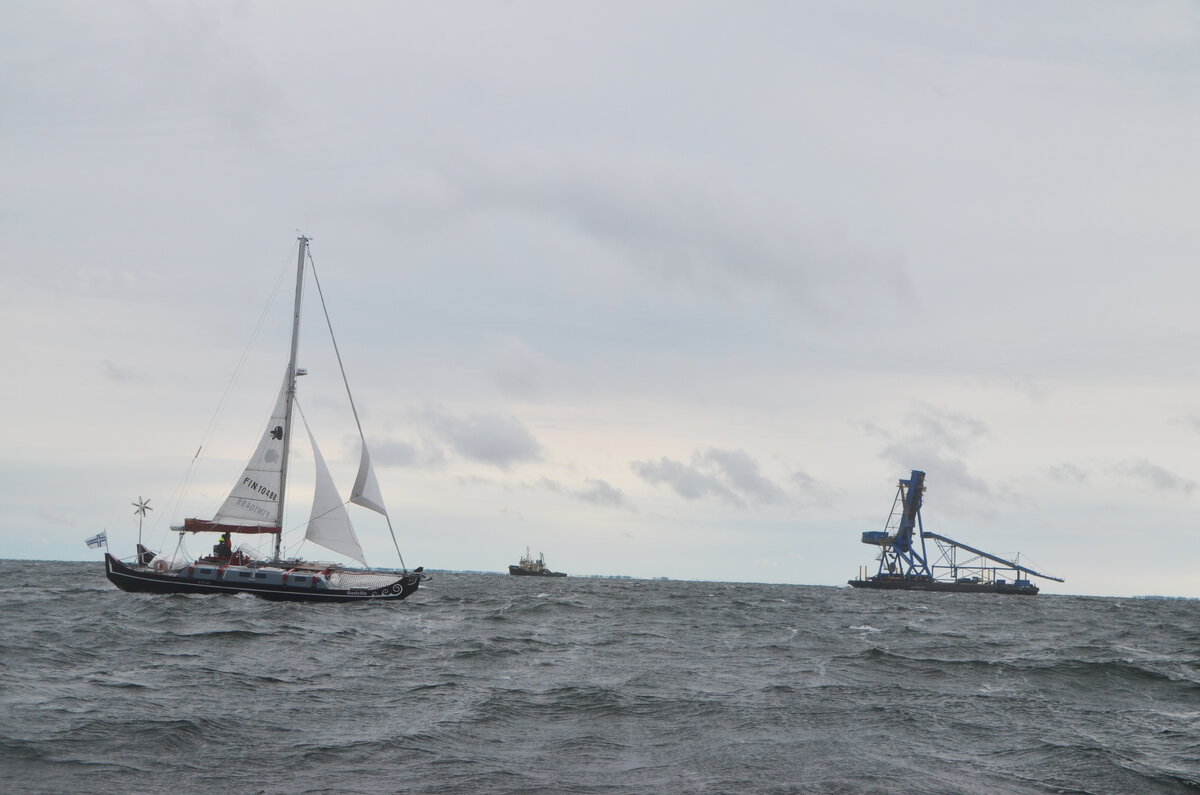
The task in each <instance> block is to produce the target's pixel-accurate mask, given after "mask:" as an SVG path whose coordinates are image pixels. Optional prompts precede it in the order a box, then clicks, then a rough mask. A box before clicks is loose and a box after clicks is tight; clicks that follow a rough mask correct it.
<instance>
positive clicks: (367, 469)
mask: <svg viewBox="0 0 1200 795" xmlns="http://www.w3.org/2000/svg"><path fill="white" fill-rule="evenodd" d="M350 502H352V503H354V504H355V505H361V506H362V507H364V508H369V509H371V510H372V511H375V512H376V513H381V514H383V515H384V516H387V508H385V507H383V492H381V491H380V490H379V481H378V480H376V479H375V468H374V467H373V466H371V456H370V455H368V454H367V443H366V442H365V441H364V442H363V446H362V458H361V459H359V462H358V477H356V478H355V479H354V488H353V489H352V490H351V492H350Z"/></svg>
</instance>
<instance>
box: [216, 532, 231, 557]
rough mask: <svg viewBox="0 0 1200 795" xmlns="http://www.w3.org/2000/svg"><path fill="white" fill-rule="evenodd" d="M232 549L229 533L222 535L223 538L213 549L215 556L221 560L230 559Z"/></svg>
mask: <svg viewBox="0 0 1200 795" xmlns="http://www.w3.org/2000/svg"><path fill="white" fill-rule="evenodd" d="M231 551H232V547H230V545H229V533H222V534H221V538H220V539H218V540H217V545H216V546H215V547H213V554H214V555H216V556H217V557H219V558H227V557H229V553H230V552H231Z"/></svg>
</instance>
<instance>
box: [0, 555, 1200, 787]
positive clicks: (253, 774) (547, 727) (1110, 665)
mask: <svg viewBox="0 0 1200 795" xmlns="http://www.w3.org/2000/svg"><path fill="white" fill-rule="evenodd" d="M0 608H2V609H0V661H2V665H0V789H3V790H4V791H7V792H20V793H79V792H88V793H131V792H132V793H143V792H144V793H164V792H174V791H178V792H184V791H187V792H191V791H208V792H222V793H225V792H232V793H334V792H337V793H342V792H350V793H407V792H412V793H458V792H463V793H1047V792H1052V793H1176V792H1191V793H1195V792H1198V791H1200V601H1184V600H1165V599H1147V598H1096V597H1084V596H1061V595H1051V594H1045V593H1043V594H1042V595H1039V596H1036V597H1028V596H998V595H985V594H928V593H917V592H878V591H860V590H854V589H851V588H848V587H841V588H838V587H816V586H804V585H763V584H752V583H732V582H728V583H726V582H684V581H665V580H631V579H619V578H613V579H603V578H575V577H568V578H565V579H548V578H533V577H511V576H508V575H502V574H454V573H439V574H435V575H434V577H433V579H432V580H430V581H429V582H427V583H425V584H423V585H422V587H421V589H420V590H419V591H418V592H417V593H416V594H414V595H413V596H411V597H410V598H408V599H407V600H404V601H402V602H379V603H375V604H350V605H311V604H292V603H276V602H268V601H264V600H261V599H258V598H255V597H252V596H182V595H180V596H156V595H143V594H127V593H124V592H121V591H119V590H117V589H116V588H115V587H113V586H112V585H111V584H109V583H108V581H107V580H106V579H105V578H104V572H103V564H102V563H100V562H99V561H97V562H94V563H56V562H29V561H0Z"/></svg>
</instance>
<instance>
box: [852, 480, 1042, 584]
mask: <svg viewBox="0 0 1200 795" xmlns="http://www.w3.org/2000/svg"><path fill="white" fill-rule="evenodd" d="M924 492H925V473H924V472H921V471H919V470H916V469H914V470H913V471H912V475H911V476H910V477H909V479H908V480H901V481H900V485H899V488H898V489H897V492H896V499H895V501H893V503H892V513H891V515H890V516H889V517H888V521H887V524H886V525H885V526H884V529H883V530H882V531H879V530H869V531H867V532H864V533H863V534H862V542H863V543H864V544H868V545H871V546H875V547H878V548H879V554H878V556H877V557H876V560H878V561H879V569H878V571H877V572H876V573H875V574H874V575H872V576H867V573H866V571H867V567H866V566H861V567H859V576H858V579H856V580H850V581H849V585H851V586H853V587H854V588H882V589H886V590H903V591H951V592H956V593H1002V594H1023V595H1028V596H1032V595H1034V594H1037V593H1038V590H1039V589H1038V587H1037V586H1036V585H1034V584H1033V583H1032V582H1031V581H1030V580H1029V577H1030V576H1033V577H1041V578H1042V579H1046V580H1054V581H1055V582H1063V580H1062V579H1060V578H1058V577H1051V576H1050V575H1048V574H1041V573H1039V572H1036V571H1034V570H1033V569H1031V568H1029V567H1027V566H1022V565H1020V564H1019V563H1016V562H1014V561H1010V560H1005V559H1004V558H1000V557H997V556H995V555H993V554H991V553H989V552H984V551H983V550H979V549H975V548H974V547H969V546H967V545H966V544H963V543H960V542H958V541H954V540H952V539H949V538H947V537H946V536H943V535H939V534H937V533H930V532H927V531H926V530H925V527H924V524H923V523H922V522H921V502H922V494H924ZM926 540H929V541H932V542H933V544H934V546H933V550H934V552H936V555H931V554H930V552H929V548H928V547H927V545H926V543H925V542H926ZM960 553H965V554H962V556H961V558H960ZM1022 575H1025V576H1022Z"/></svg>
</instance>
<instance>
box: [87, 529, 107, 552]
mask: <svg viewBox="0 0 1200 795" xmlns="http://www.w3.org/2000/svg"><path fill="white" fill-rule="evenodd" d="M87 545H88V547H89V548H91V549H99V548H100V547H107V546H108V531H107V530H101V531H100V532H99V533H97V534H96V535H94V536H92V537H91V538H89V539H88V540H87Z"/></svg>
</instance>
